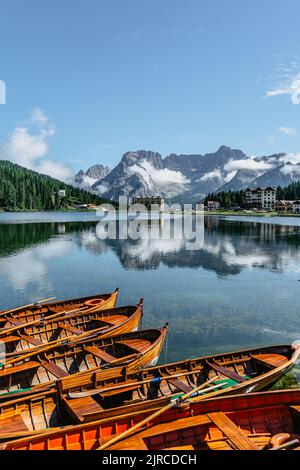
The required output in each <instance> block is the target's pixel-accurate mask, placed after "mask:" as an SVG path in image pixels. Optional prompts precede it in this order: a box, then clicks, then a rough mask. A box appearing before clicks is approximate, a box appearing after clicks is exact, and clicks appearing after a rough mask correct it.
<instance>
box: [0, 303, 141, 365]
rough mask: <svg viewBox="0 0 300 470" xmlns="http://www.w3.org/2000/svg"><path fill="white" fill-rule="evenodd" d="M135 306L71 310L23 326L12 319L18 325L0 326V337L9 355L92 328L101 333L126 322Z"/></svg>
mask: <svg viewBox="0 0 300 470" xmlns="http://www.w3.org/2000/svg"><path fill="white" fill-rule="evenodd" d="M137 308H138V307H135V306H129V307H121V308H115V309H110V310H102V311H98V312H89V313H88V312H87V313H80V314H75V313H74V314H69V315H65V316H64V317H63V319H62V318H57V319H53V320H45V321H44V322H41V323H39V324H34V325H31V326H26V325H25V326H22V322H20V321H19V320H14V319H13V320H10V322H12V323H14V324H15V326H16V327H19V328H18V329H17V330H14V331H12V332H11V333H10V332H9V329H7V328H6V329H3V330H2V331H1V330H0V339H1V340H2V342H3V343H5V347H6V356H7V357H8V356H9V355H10V354H14V353H20V352H24V351H27V350H28V349H30V348H36V347H39V346H43V345H44V344H45V342H47V343H50V342H53V341H57V340H59V339H68V338H70V337H74V336H80V335H83V334H85V333H86V332H89V331H93V330H97V331H98V332H99V334H100V333H101V331H102V332H103V333H104V332H105V331H106V330H108V329H109V328H113V327H115V326H117V325H121V324H122V323H124V322H126V321H127V320H128V318H129V317H131V316H132V315H133V314H134V313H135V312H136V311H137ZM6 330H7V333H6ZM1 336H2V337H1Z"/></svg>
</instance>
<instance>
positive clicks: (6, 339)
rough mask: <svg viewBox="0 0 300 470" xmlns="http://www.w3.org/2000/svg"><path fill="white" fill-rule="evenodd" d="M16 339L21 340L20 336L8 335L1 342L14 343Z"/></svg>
mask: <svg viewBox="0 0 300 470" xmlns="http://www.w3.org/2000/svg"><path fill="white" fill-rule="evenodd" d="M15 341H20V336H13V335H11V336H6V337H4V338H1V343H14V342H15Z"/></svg>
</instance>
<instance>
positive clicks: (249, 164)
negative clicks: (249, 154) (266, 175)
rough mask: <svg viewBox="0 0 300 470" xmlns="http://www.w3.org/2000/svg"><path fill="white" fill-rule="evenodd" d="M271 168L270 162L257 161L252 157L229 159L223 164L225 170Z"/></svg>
mask: <svg viewBox="0 0 300 470" xmlns="http://www.w3.org/2000/svg"><path fill="white" fill-rule="evenodd" d="M270 168H272V165H270V163H266V162H264V161H257V160H254V159H252V158H246V159H244V160H230V161H229V162H228V163H226V165H225V166H224V169H225V170H226V171H234V170H253V171H256V170H257V171H259V170H262V171H263V170H269V169H270Z"/></svg>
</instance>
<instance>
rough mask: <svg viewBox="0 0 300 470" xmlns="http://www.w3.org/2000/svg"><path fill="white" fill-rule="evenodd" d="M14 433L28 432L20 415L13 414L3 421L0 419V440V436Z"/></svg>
mask: <svg viewBox="0 0 300 470" xmlns="http://www.w3.org/2000/svg"><path fill="white" fill-rule="evenodd" d="M16 431H29V429H28V427H27V426H26V424H25V423H24V421H23V418H22V416H21V414H20V413H18V412H16V413H15V414H13V415H11V416H9V417H6V418H3V419H2V418H1V417H0V438H1V434H8V433H10V432H16Z"/></svg>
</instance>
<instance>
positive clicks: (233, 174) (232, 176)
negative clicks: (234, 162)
mask: <svg viewBox="0 0 300 470" xmlns="http://www.w3.org/2000/svg"><path fill="white" fill-rule="evenodd" d="M237 172H238V170H233V171H230V173H227V175H226V176H225V177H224V181H225V183H229V181H231V180H232V178H234V177H235V175H236V174H237Z"/></svg>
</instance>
